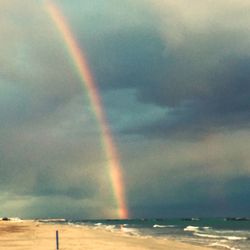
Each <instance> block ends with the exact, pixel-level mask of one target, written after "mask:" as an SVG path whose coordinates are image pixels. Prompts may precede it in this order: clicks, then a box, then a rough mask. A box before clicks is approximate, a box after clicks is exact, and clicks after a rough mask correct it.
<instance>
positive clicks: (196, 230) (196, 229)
mask: <svg viewBox="0 0 250 250" xmlns="http://www.w3.org/2000/svg"><path fill="white" fill-rule="evenodd" d="M183 230H184V231H189V232H198V231H199V227H194V226H187V227H185V228H184V229H183Z"/></svg>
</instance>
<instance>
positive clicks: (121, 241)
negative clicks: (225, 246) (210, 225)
mask: <svg viewBox="0 0 250 250" xmlns="http://www.w3.org/2000/svg"><path fill="white" fill-rule="evenodd" d="M56 230H58V232H59V250H82V249H86V250H88V249H91V250H111V249H119V250H125V249H126V250H152V249H154V250H163V249H164V250H168V249H169V250H211V249H215V248H211V247H210V248H209V247H202V246H195V245H191V244H187V243H182V242H178V241H175V240H168V239H159V238H153V237H152V238H151V237H150V238H145V237H136V236H131V235H127V234H124V233H122V232H119V231H118V232H111V231H107V230H105V229H102V228H91V227H88V226H73V225H68V224H56V223H53V224H48V223H43V222H39V221H36V220H24V221H0V238H1V241H0V249H4V250H14V249H15V250H24V249H25V250H32V249H36V250H42V249H43V250H45V249H48V250H49V249H53V250H54V249H56Z"/></svg>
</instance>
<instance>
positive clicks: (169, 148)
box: [0, 0, 250, 219]
mask: <svg viewBox="0 0 250 250" xmlns="http://www.w3.org/2000/svg"><path fill="white" fill-rule="evenodd" d="M51 2H53V3H54V4H55V5H56V6H58V8H59V9H60V10H61V12H62V13H63V16H64V17H65V19H66V20H67V22H68V25H69V27H70V29H71V32H72V33H73V34H74V36H75V38H76V39H77V41H78V43H79V47H80V48H81V50H82V51H84V53H85V55H86V57H87V58H88V63H89V66H90V68H91V71H92V73H93V77H94V79H95V81H96V85H97V88H98V90H99V92H100V98H101V99H102V102H103V109H104V111H105V113H106V115H107V120H108V124H109V127H110V130H111V131H112V134H113V139H114V142H115V146H116V149H117V152H119V155H120V163H121V168H122V172H123V186H124V190H125V196H126V197H125V198H126V201H127V209H128V211H129V216H130V218H142V217H189V216H247V215H249V209H250V199H249V197H250V167H249V165H250V154H249V150H250V98H249V97H250V75H249V69H250V46H249V44H250V27H249V23H250V15H249V13H250V2H248V1H245V0H220V1H218V0H203V1H200V0H188V1H186V0H109V1H105V0H91V1H88V0H81V1H80V0H73V1H72V0H60V1H59V0H54V1H52V0H51ZM46 4H47V2H46V1H42V0H24V1H18V0H11V1H9V0H1V2H0V37H1V43H0V204H1V208H0V217H1V216H18V217H22V218H47V217H49V218H52V217H54V218H55V217H57V218H58V217H60V218H61V217H63V218H82V219H84V218H116V217H117V214H116V213H115V207H114V206H115V199H116V198H115V197H114V194H113V190H112V183H111V180H110V177H109V173H108V172H109V171H108V167H107V159H106V158H105V153H104V148H103V147H104V146H103V145H102V142H101V140H102V139H101V136H102V135H101V132H100V124H98V120H97V118H96V115H95V112H94V111H93V107H92V105H91V101H90V100H89V96H88V90H87V88H86V87H85V86H84V85H83V84H82V83H81V80H80V79H79V75H78V73H77V70H76V67H75V65H74V63H73V61H72V58H71V57H70V55H69V53H68V51H67V46H66V44H65V41H64V40H63V39H62V36H61V34H60V32H59V31H58V29H57V28H56V25H55V23H54V22H53V20H52V19H51V17H50V15H49V13H48V11H47V9H46Z"/></svg>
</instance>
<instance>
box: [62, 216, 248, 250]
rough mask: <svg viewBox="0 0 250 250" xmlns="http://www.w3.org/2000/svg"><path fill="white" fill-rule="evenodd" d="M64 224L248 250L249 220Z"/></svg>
mask: <svg viewBox="0 0 250 250" xmlns="http://www.w3.org/2000/svg"><path fill="white" fill-rule="evenodd" d="M65 223H69V224H72V225H76V226H80V225H85V226H86V225H87V226H91V227H101V228H105V229H106V230H109V231H119V232H122V233H124V234H129V235H133V236H135V237H160V238H167V239H176V240H179V241H182V242H187V243H191V244H194V245H202V246H210V247H211V246H212V247H214V248H218V249H230V250H249V249H250V220H247V219H234V218H228V219H223V218H216V219H214V218H213V219H196V218H193V219H133V220H80V221H67V222H65Z"/></svg>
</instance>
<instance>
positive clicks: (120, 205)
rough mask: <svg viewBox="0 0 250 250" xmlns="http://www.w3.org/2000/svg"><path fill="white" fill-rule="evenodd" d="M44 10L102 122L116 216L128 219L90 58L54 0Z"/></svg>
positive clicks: (119, 171) (117, 160)
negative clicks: (89, 61)
mask: <svg viewBox="0 0 250 250" xmlns="http://www.w3.org/2000/svg"><path fill="white" fill-rule="evenodd" d="M45 7H46V9H47V11H48V13H49V15H50V17H51V19H52V20H53V22H54V24H55V25H56V27H57V28H58V30H59V32H60V34H61V36H62V38H63V40H64V42H65V45H66V47H67V50H68V53H69V55H70V57H71V58H72V60H73V63H74V65H75V67H76V69H77V72H78V74H79V77H80V80H81V83H82V84H83V85H84V86H85V87H86V89H87V92H88V96H89V100H90V103H91V106H92V108H93V110H94V113H95V115H96V119H97V121H98V123H99V127H100V132H101V135H102V140H103V145H104V151H105V155H106V160H107V164H108V169H109V175H110V179H111V183H112V189H113V192H114V198H115V200H116V203H117V204H116V211H117V216H118V217H119V218H120V219H125V218H128V217H129V212H128V209H127V205H126V198H125V197H126V196H125V190H124V183H123V173H122V167H121V163H120V157H119V154H118V151H117V148H116V146H115V143H114V140H113V138H112V133H111V131H110V128H109V125H108V122H107V118H106V114H105V111H104V108H103V104H102V100H101V96H100V93H99V90H98V88H97V85H96V83H95V81H94V77H93V75H92V73H91V70H90V67H89V65H88V60H87V57H86V55H85V54H84V52H83V50H81V49H80V47H79V44H78V42H77V39H76V38H75V37H74V34H73V32H72V31H71V28H70V26H69V24H68V22H67V20H66V19H65V17H64V16H63V14H62V12H61V11H60V9H59V7H58V6H57V5H55V4H54V3H52V2H51V1H46V2H45Z"/></svg>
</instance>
